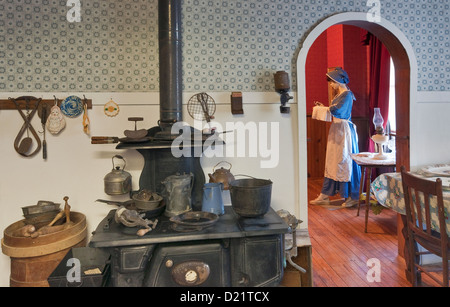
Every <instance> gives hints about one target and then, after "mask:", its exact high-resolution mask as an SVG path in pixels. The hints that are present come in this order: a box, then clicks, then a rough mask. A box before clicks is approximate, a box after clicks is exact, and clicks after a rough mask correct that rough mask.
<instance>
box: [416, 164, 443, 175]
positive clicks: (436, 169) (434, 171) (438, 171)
mask: <svg viewBox="0 0 450 307" xmlns="http://www.w3.org/2000/svg"><path fill="white" fill-rule="evenodd" d="M422 170H423V171H424V172H425V173H426V174H428V175H433V176H436V177H450V165H448V164H442V165H434V166H427V167H425V168H423V169H422Z"/></svg>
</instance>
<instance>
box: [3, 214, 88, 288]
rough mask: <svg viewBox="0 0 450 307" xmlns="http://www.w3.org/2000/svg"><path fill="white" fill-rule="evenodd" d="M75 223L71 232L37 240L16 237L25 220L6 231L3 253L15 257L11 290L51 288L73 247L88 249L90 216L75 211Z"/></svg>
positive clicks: (41, 237)
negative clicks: (51, 277)
mask: <svg viewBox="0 0 450 307" xmlns="http://www.w3.org/2000/svg"><path fill="white" fill-rule="evenodd" d="M70 219H71V221H72V222H73V225H72V226H71V227H68V228H67V229H64V230H61V231H58V232H55V233H51V234H47V235H41V236H39V237H37V238H29V237H28V238H26V237H17V236H13V235H12V234H13V233H14V231H16V230H17V229H20V228H22V227H23V226H25V225H26V224H25V220H21V221H18V222H16V223H14V224H12V225H10V226H8V227H7V228H6V229H5V230H4V232H3V235H4V236H3V239H2V252H3V253H4V254H5V255H7V256H10V257H11V276H10V286H11V287H48V286H49V284H48V282H47V278H48V277H49V276H50V274H51V273H52V272H53V271H54V270H55V268H56V267H57V266H58V264H59V263H60V262H61V260H62V259H63V258H64V256H65V255H66V254H67V252H68V251H69V250H70V249H71V248H72V247H83V246H86V242H87V225H86V217H85V216H84V214H82V213H79V212H71V213H70Z"/></svg>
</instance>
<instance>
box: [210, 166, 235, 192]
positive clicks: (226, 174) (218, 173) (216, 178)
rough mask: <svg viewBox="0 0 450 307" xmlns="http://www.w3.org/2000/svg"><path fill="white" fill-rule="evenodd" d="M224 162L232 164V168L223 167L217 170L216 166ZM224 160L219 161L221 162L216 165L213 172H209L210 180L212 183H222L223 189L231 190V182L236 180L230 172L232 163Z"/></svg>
mask: <svg viewBox="0 0 450 307" xmlns="http://www.w3.org/2000/svg"><path fill="white" fill-rule="evenodd" d="M222 162H225V163H228V164H229V165H230V168H229V169H225V168H223V167H221V168H220V169H218V170H216V169H215V168H216V167H217V166H218V165H219V164H220V163H222ZM222 162H219V163H217V165H216V166H214V168H213V174H208V176H209V182H210V183H222V184H223V189H224V190H229V189H230V185H229V184H230V182H232V181H234V176H233V174H231V172H230V170H231V167H232V165H231V163H229V162H226V161H222Z"/></svg>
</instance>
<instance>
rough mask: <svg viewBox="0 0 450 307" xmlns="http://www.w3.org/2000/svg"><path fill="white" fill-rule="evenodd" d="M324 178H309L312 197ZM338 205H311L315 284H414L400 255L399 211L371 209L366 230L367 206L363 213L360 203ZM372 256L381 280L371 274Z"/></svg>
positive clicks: (402, 285) (347, 285)
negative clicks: (407, 278)
mask: <svg viewBox="0 0 450 307" xmlns="http://www.w3.org/2000/svg"><path fill="white" fill-rule="evenodd" d="M322 181H323V179H311V180H310V181H309V187H308V195H309V198H310V200H311V199H314V198H315V197H316V196H317V195H318V194H319V193H320V189H321V186H322ZM336 208H338V209H334V207H333V208H330V207H329V206H327V207H325V206H319V205H309V210H308V215H309V235H310V238H311V243H312V263H313V282H314V286H315V287H410V286H411V284H410V283H409V282H408V281H407V280H406V275H405V261H404V259H403V258H402V257H400V256H399V255H398V248H397V213H395V212H394V211H392V210H389V209H385V210H383V211H382V212H381V214H379V215H374V214H373V213H372V211H370V214H369V225H368V233H364V214H365V210H364V209H365V207H364V206H362V210H361V214H360V216H359V217H357V216H356V212H357V208H356V206H355V207H352V208H342V207H341V206H336ZM369 259H375V260H376V261H379V264H380V273H381V274H380V275H379V276H380V279H379V282H376V281H375V282H371V281H370V279H371V278H367V275H368V272H369V270H370V269H371V267H372V265H373V264H372V265H371V267H369V266H368V264H367V261H368V260H369ZM370 276H374V275H369V277H370ZM373 279H374V278H372V280H373Z"/></svg>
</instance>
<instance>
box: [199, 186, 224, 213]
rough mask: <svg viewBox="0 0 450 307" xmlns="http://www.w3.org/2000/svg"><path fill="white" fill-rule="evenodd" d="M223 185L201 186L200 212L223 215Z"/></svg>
mask: <svg viewBox="0 0 450 307" xmlns="http://www.w3.org/2000/svg"><path fill="white" fill-rule="evenodd" d="M222 190H223V183H206V184H205V185H204V186H203V199H202V211H205V212H209V213H214V214H217V215H223V214H224V213H225V208H224V206H223V199H222Z"/></svg>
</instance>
